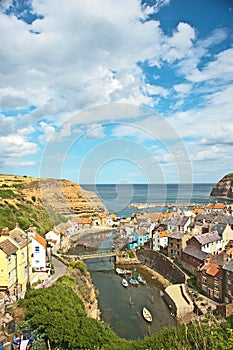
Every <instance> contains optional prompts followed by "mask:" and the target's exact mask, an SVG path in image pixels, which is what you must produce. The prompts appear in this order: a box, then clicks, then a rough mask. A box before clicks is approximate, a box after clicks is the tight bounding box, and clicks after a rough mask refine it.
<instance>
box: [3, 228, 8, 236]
mask: <svg viewBox="0 0 233 350" xmlns="http://www.w3.org/2000/svg"><path fill="white" fill-rule="evenodd" d="M1 236H9V228H8V227H4V228H3V229H2V233H1Z"/></svg>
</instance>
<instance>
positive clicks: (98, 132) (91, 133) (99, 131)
mask: <svg viewBox="0 0 233 350" xmlns="http://www.w3.org/2000/svg"><path fill="white" fill-rule="evenodd" d="M85 137H86V138H87V139H103V138H104V137H105V133H104V127H103V126H102V125H100V124H92V125H90V127H88V129H87V130H86V132H85Z"/></svg>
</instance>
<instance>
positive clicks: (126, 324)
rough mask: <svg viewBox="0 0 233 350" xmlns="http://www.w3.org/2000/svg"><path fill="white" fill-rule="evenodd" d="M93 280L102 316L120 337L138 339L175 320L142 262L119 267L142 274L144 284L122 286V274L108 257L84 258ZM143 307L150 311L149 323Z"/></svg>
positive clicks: (136, 274)
mask: <svg viewBox="0 0 233 350" xmlns="http://www.w3.org/2000/svg"><path fill="white" fill-rule="evenodd" d="M85 263H86V265H87V268H88V270H89V272H90V275H91V279H92V282H93V284H94V286H95V288H96V289H97V290H98V293H97V299H98V304H99V309H100V310H101V319H102V320H103V321H104V322H106V323H108V324H110V326H111V328H112V329H113V330H114V331H115V332H116V333H117V334H118V335H119V336H120V337H122V338H126V339H137V338H143V337H144V336H146V335H149V334H152V333H154V332H158V331H159V330H161V329H163V328H165V327H170V326H174V325H176V319H175V318H174V317H173V316H172V315H171V313H170V310H169V308H168V306H167V304H166V303H165V301H164V300H163V285H162V284H161V283H160V282H159V281H158V279H157V278H155V275H154V274H153V273H152V272H151V271H150V270H149V269H146V268H144V267H143V266H141V265H136V266H124V267H123V266H122V269H126V270H127V271H128V274H127V276H126V278H127V281H129V280H130V276H131V275H130V274H129V271H132V273H133V275H134V276H135V277H136V276H139V275H140V276H142V277H143V278H144V279H145V280H146V284H142V283H138V284H136V285H133V284H130V283H128V286H127V287H124V286H123V285H122V279H123V276H122V275H121V274H118V273H117V272H116V268H115V264H114V262H112V261H110V260H109V259H90V260H88V259H87V260H85ZM143 307H146V308H147V309H148V310H150V312H151V315H152V317H153V319H152V322H149V323H148V322H147V321H146V320H145V318H144V316H143Z"/></svg>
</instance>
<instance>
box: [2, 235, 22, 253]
mask: <svg viewBox="0 0 233 350" xmlns="http://www.w3.org/2000/svg"><path fill="white" fill-rule="evenodd" d="M0 249H2V251H3V252H4V253H6V255H8V256H9V255H11V254H13V253H15V252H17V250H18V248H17V246H15V245H14V244H13V243H12V242H11V241H10V240H9V239H6V240H5V241H2V242H1V243H0Z"/></svg>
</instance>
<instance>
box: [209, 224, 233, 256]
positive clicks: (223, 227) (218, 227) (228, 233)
mask: <svg viewBox="0 0 233 350" xmlns="http://www.w3.org/2000/svg"><path fill="white" fill-rule="evenodd" d="M232 227H233V226H232V225H229V224H224V223H218V224H215V225H213V226H211V232H217V233H218V235H219V236H220V237H221V238H222V250H223V249H224V248H225V246H226V245H227V243H228V242H229V241H230V240H233V229H232Z"/></svg>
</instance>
